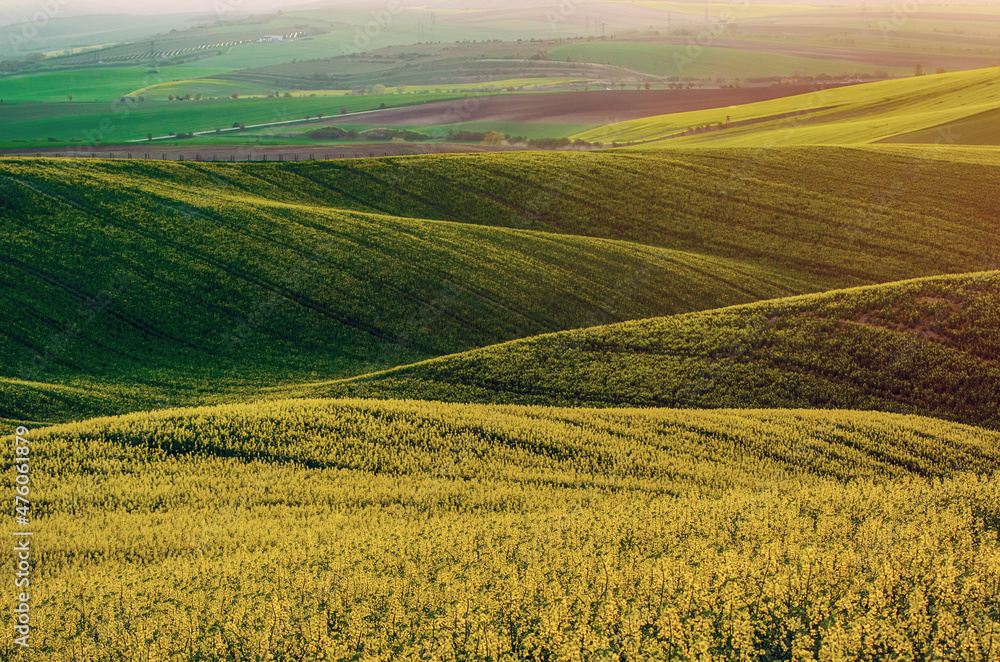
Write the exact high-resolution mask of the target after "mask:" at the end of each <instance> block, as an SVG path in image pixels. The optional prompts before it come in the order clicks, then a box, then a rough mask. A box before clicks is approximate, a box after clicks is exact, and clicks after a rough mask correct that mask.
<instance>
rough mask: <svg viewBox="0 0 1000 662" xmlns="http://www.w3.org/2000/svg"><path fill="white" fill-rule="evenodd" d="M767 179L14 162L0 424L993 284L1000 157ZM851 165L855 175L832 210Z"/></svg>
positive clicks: (623, 163)
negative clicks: (979, 278)
mask: <svg viewBox="0 0 1000 662" xmlns="http://www.w3.org/2000/svg"><path fill="white" fill-rule="evenodd" d="M759 158H760V157H759V155H758V154H756V153H753V152H743V151H739V150H735V151H709V150H692V151H690V152H688V153H680V152H674V151H671V152H669V153H665V154H661V153H659V152H638V153H636V152H633V153H587V152H583V153H579V152H577V153H508V154H494V155H461V156H460V155H454V156H449V155H439V156H419V157H408V158H400V159H374V160H368V159H359V160H351V161H346V162H328V163H324V162H314V163H309V162H301V163H288V162H286V163H280V164H275V163H270V164H261V163H256V164H232V165H231V164H197V165H195V164H180V163H163V162H144V163H129V162H120V161H100V160H88V161H74V160H54V161H48V160H35V159H19V160H14V159H6V160H4V161H3V162H0V168H2V170H0V172H2V182H3V186H4V198H5V208H4V209H5V211H4V212H3V223H4V231H5V232H6V233H7V235H6V236H7V237H8V244H9V245H10V246H11V247H12V248H15V249H16V250H17V252H18V254H19V255H23V256H32V257H31V259H27V257H25V258H24V259H19V260H18V261H16V262H12V263H11V266H12V271H10V273H9V275H8V276H6V277H7V278H8V283H9V285H10V288H9V289H8V290H7V291H6V292H7V293H6V295H5V296H7V297H8V303H7V304H6V305H7V307H8V308H9V309H11V310H25V311H34V312H32V313H30V314H26V315H25V316H23V317H19V318H18V319H17V320H16V321H12V322H11V324H10V325H8V327H7V330H6V331H5V334H6V335H5V338H6V341H5V345H4V346H5V348H6V349H4V352H5V356H7V357H8V360H7V361H6V363H5V365H6V366H7V368H6V372H5V373H4V374H3V375H2V376H3V377H6V378H7V381H5V382H4V384H3V389H4V392H5V394H6V396H7V403H8V404H7V405H5V406H6V407H7V408H6V409H5V410H4V411H0V416H2V417H4V418H17V417H19V416H20V417H25V418H26V419H27V420H32V421H39V420H40V421H52V422H56V421H61V420H68V419H74V418H81V417H86V416H90V415H94V414H96V413H98V412H100V411H114V412H116V413H118V412H121V413H124V412H127V411H130V410H135V409H145V408H150V407H153V406H162V405H163V404H164V403H174V404H195V403H198V402H205V401H209V402H220V401H231V400H233V399H241V398H246V397H250V396H251V394H253V393H258V392H260V390H261V389H264V388H271V387H276V386H293V385H294V384H296V383H303V382H317V381H324V380H329V379H337V378H347V377H351V376H354V375H358V374H363V373H367V372H371V371H373V370H378V369H382V368H388V367H392V366H394V365H402V364H406V363H410V362H413V361H417V360H421V359H427V358H432V357H435V356H440V355H443V354H449V353H453V352H460V351H464V350H468V349H472V348H475V347H484V346H487V345H491V344H495V343H499V342H504V341H509V340H514V339H517V338H524V337H527V336H533V335H537V334H540V333H546V332H551V331H558V330H561V329H572V328H578V327H582V326H594V325H597V324H604V323H609V322H615V321H624V320H630V319H641V318H648V317H656V316H663V315H671V314H676V313H683V312H689V311H698V310H707V309H712V308H718V307H722V306H727V305H732V304H739V303H748V302H751V301H758V300H763V299H774V298H778V297H782V296H788V295H794V294H800V293H807V292H821V291H824V290H828V289H831V288H836V287H847V286H856V285H862V284H868V283H880V282H889V281H895V280H899V279H903V278H912V277H920V276H931V275H934V274H938V273H964V272H970V271H980V270H984V269H989V268H995V265H996V256H998V255H1000V243H998V240H997V238H996V234H995V233H994V232H993V224H994V220H993V219H994V216H993V212H992V209H993V204H994V197H993V186H992V183H993V182H995V181H996V177H997V164H996V160H995V159H989V158H987V159H985V160H984V161H983V162H982V163H975V162H972V161H971V160H969V159H966V160H964V161H963V160H957V159H956V160H955V161H947V160H938V161H929V162H927V163H926V164H924V165H922V166H921V167H922V168H923V169H922V170H921V171H920V177H918V178H913V177H912V168H913V161H912V154H911V155H910V156H907V154H906V150H901V148H891V149H888V148H887V149H886V151H885V152H884V153H883V151H882V150H876V149H868V150H836V151H834V150H829V149H826V150H820V149H799V150H791V149H789V150H785V151H783V152H782V153H781V154H780V155H769V156H768V158H767V160H766V161H761V160H759ZM844 167H847V168H849V169H850V171H851V172H852V173H854V174H855V176H856V177H857V180H856V181H854V182H851V181H847V180H843V179H842V180H841V183H840V185H839V187H838V190H837V192H836V194H834V192H831V191H830V187H829V186H828V181H829V177H830V173H831V172H832V171H833V170H834V169H838V168H844ZM558 173H563V174H562V175H559V174H558ZM637 173H642V177H638V176H637ZM908 176H909V177H910V181H911V182H912V183H911V186H910V188H909V190H908V191H907V194H906V195H905V196H898V197H894V198H886V197H885V196H884V194H883V191H884V190H885V188H886V186H889V185H890V184H891V182H893V181H898V180H899V179H901V178H903V177H908ZM626 182H632V184H631V187H632V195H631V197H630V198H628V199H627V200H622V199H620V197H619V196H618V195H617V191H620V190H622V189H623V187H626V186H629V185H630V184H627V183H626ZM636 182H638V183H636ZM749 182H753V184H752V186H751V185H750V184H749ZM557 187H558V188H557ZM720 194H721V197H720ZM556 200H558V203H559V204H554V201H556ZM762 201H767V204H761V202H762ZM677 210H684V211H683V213H679V212H678V211H677ZM736 223H738V224H739V226H738V227H739V230H738V231H734V224H736ZM53 237H58V238H59V241H60V242H62V245H63V246H64V248H63V249H62V251H61V253H60V254H58V255H52V254H50V253H46V252H45V250H44V246H47V245H48V242H49V241H51V240H52V238H53ZM900 237H905V238H906V242H903V243H901V242H900ZM207 238H211V239H207ZM928 246H934V247H935V249H934V250H933V251H929V250H928ZM90 255H98V256H105V257H100V258H98V259H91V258H88V257H87V256H90ZM112 256H118V257H112ZM85 260H86V261H87V263H88V264H89V265H90V266H89V269H88V272H87V273H86V274H81V273H80V272H79V271H78V267H77V266H76V265H78V264H80V263H81V262H82V261H85ZM153 265H155V266H153ZM428 265H435V266H434V267H433V268H432V269H431V268H428ZM515 265H517V266H516V268H515ZM991 265H993V266H991ZM333 273H335V274H337V276H336V277H332V276H329V275H327V274H333ZM25 279H26V280H25ZM123 279H124V280H123ZM25 282H26V283H30V284H31V285H30V286H24V285H22V286H21V287H18V288H15V287H14V284H15V283H25ZM119 289H120V290H121V292H120V293H119V292H115V293H114V295H113V296H111V300H110V301H109V302H108V303H107V304H105V306H104V307H107V311H106V312H103V314H100V315H98V314H97V313H96V312H95V313H94V314H93V315H92V314H91V311H90V310H88V309H87V306H86V303H87V302H88V301H94V298H95V297H98V295H99V294H100V293H101V292H102V291H112V290H119ZM140 291H141V292H143V294H142V295H141V296H140V295H139V294H138V293H139V292H140ZM181 293H187V294H184V295H182V294H181ZM43 302H44V303H43ZM104 307H99V308H100V309H101V310H102V311H104ZM81 311H82V312H81ZM83 320H86V321H87V324H86V325H85V327H84V328H83V329H81V331H80V332H79V333H77V332H75V331H74V332H68V331H67V329H70V328H73V325H74V324H79V323H81V322H82V321H83ZM91 320H93V322H91ZM64 345H65V346H64ZM107 347H116V348H121V349H120V350H116V351H113V352H109V351H108V350H107ZM125 348H127V349H125ZM247 357H257V358H255V359H253V361H251V362H250V363H246V361H247ZM205 383H212V384H213V387H212V389H206V388H204V386H203V385H204V384H205ZM57 386H58V387H59V388H62V387H72V388H75V389H78V390H59V389H57V388H55V387H57ZM79 389H82V390H79ZM741 406H742V405H741ZM768 406H774V405H773V404H771V403H769V404H768Z"/></svg>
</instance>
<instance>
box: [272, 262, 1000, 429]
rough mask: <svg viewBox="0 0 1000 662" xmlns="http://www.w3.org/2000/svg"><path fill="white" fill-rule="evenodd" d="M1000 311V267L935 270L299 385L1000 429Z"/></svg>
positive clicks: (315, 392) (312, 392) (342, 391)
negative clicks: (950, 272) (836, 415)
mask: <svg viewBox="0 0 1000 662" xmlns="http://www.w3.org/2000/svg"><path fill="white" fill-rule="evenodd" d="M998 311H1000V272H990V273H983V274H972V275H965V276H950V277H940V278H928V279H921V280H914V281H907V282H902V283H892V284H888V285H880V286H875V287H864V288H858V289H851V290H842V291H836V292H828V293H824V294H819V295H808V296H802V297H794V298H790V299H783V300H778V301H766V302H761V303H757V304H750V305H745V306H737V307H733V308H728V309H724V310H715V311H707V312H701V313H691V314H686V315H678V316H674V317H668V318H659V319H650V320H640V321H634V322H626V323H622V324H613V325H606V326H600V327H595V328H592V329H584V330H578V331H569V332H564V333H557V334H551V335H545V336H539V337H537V338H529V339H525V340H520V341H515V342H511V343H507V344H504V345H498V346H495V347H488V348H485V349H481V350H476V351H472V352H468V353H465V354H459V355H455V356H449V357H443V358H440V359H434V360H430V361H427V362H424V363H420V364H416V365H413V366H406V367H402V368H397V369H394V370H389V371H386V372H383V373H379V374H374V375H370V376H366V377H359V378H355V379H351V380H347V381H342V382H333V383H328V384H317V385H314V386H312V387H308V388H301V389H297V390H295V391H294V393H295V394H298V395H302V396H306V397H315V396H324V397H340V396H346V395H350V396H353V397H380V398H402V397H405V398H419V399H429V400H445V401H453V402H459V401H462V402H491V403H517V404H546V405H559V406H564V405H574V406H590V407H605V406H625V407H682V408H730V407H781V408H822V409H858V410H879V411H888V412H900V413H910V414H921V415H926V416H936V417H940V418H944V419H949V420H954V421H961V422H963V423H969V424H973V425H982V426H987V427H993V428H996V427H998V426H1000V317H998ZM291 393H292V392H290V391H283V392H281V393H277V394H275V397H282V396H285V395H289V394H291Z"/></svg>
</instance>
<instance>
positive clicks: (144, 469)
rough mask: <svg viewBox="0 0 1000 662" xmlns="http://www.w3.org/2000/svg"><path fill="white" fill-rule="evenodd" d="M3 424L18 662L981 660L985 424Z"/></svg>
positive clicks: (990, 457) (416, 412)
mask: <svg viewBox="0 0 1000 662" xmlns="http://www.w3.org/2000/svg"><path fill="white" fill-rule="evenodd" d="M26 434H27V436H28V438H30V439H31V441H30V444H31V448H32V454H33V455H32V457H31V466H32V469H31V471H32V480H33V489H37V490H38V493H39V494H40V495H44V497H43V498H41V499H39V500H38V501H37V503H36V504H35V506H34V508H33V509H32V517H33V520H34V521H35V522H36V523H37V524H36V530H37V534H36V535H35V536H34V538H33V539H32V542H31V545H32V548H31V549H32V554H39V555H40V556H39V557H38V558H37V562H38V563H40V564H42V567H44V568H45V570H44V573H45V574H44V575H42V576H41V581H36V575H32V611H31V617H32V624H33V626H34V630H33V631H34V632H37V633H44V635H45V641H44V643H42V641H41V639H39V640H38V642H37V645H36V646H34V647H33V648H35V650H32V654H33V655H32V657H33V658H37V659H40V660H52V661H55V660H58V659H65V658H64V657H62V655H63V654H64V653H65V651H68V650H73V651H75V654H78V655H81V656H83V655H86V656H90V657H92V658H95V659H101V658H103V657H107V656H109V655H116V656H122V655H125V656H132V657H139V656H142V657H146V656H147V655H148V656H151V657H152V656H155V655H157V654H161V655H167V654H176V655H184V656H187V657H192V658H198V657H202V658H206V659H218V658H224V657H226V656H230V657H236V656H239V657H244V658H256V657H259V658H264V657H267V656H268V655H271V656H273V657H274V658H275V659H295V658H298V659H317V658H320V657H321V656H320V653H321V652H323V653H325V654H326V656H327V657H334V658H342V657H350V656H351V655H352V654H353V653H354V652H356V651H357V650H358V649H359V648H361V647H363V648H364V650H365V655H366V657H367V658H368V659H372V660H392V659H399V658H400V656H410V655H412V656H419V655H421V654H427V655H430V656H433V657H436V658H438V659H442V660H458V659H470V658H475V659H488V658H492V659H519V658H532V657H534V658H540V657H541V658H544V657H546V656H556V655H565V656H567V657H571V656H573V655H579V656H591V655H597V654H598V652H599V651H601V650H603V651H608V650H617V651H622V654H623V655H624V654H627V655H628V657H629V658H630V659H637V660H643V659H650V660H653V659H669V658H670V657H671V655H673V656H674V657H678V656H688V654H690V653H693V652H694V651H696V650H707V651H709V652H710V653H711V654H712V655H713V656H715V657H717V658H723V659H740V658H743V657H753V656H756V655H757V654H758V653H759V651H768V652H769V655H770V657H771V659H792V652H793V651H800V654H801V651H811V652H812V653H813V654H814V655H815V657H817V658H819V659H825V658H831V657H834V655H835V654H839V655H841V657H842V658H844V659H857V658H859V657H864V656H865V655H867V653H866V651H871V650H878V651H884V652H885V654H886V655H895V656H899V657H909V658H912V659H930V658H931V657H933V656H935V655H936V656H944V657H946V658H948V657H952V658H955V657H958V656H959V655H961V657H962V659H969V660H984V661H985V660H988V659H989V653H988V650H989V647H990V646H991V645H992V644H995V634H991V628H990V625H991V622H992V621H991V620H990V617H989V616H984V614H986V613H988V610H989V609H991V608H992V606H993V605H995V600H996V597H997V595H996V591H997V588H996V583H995V581H994V579H995V577H996V569H997V567H998V565H997V561H998V548H997V545H996V539H997V538H996V536H997V523H998V522H1000V510H998V504H1000V498H998V495H1000V481H998V480H997V478H995V477H993V478H989V477H987V476H988V475H989V474H990V473H994V472H995V471H996V469H997V468H998V467H1000V435H998V433H997V432H995V431H985V430H982V429H977V428H970V427H966V426H963V425H957V424H953V423H947V422H943V421H940V420H934V419H927V418H920V417H914V416H899V415H893V414H873V413H858V412H839V411H830V412H815V411H774V410H753V411H713V412H705V411H703V412H693V411H668V410H635V409H624V410H593V409H591V410H578V409H577V410H574V409H549V408H523V407H490V406H478V405H454V404H441V403H420V402H394V403H388V402H371V401H357V400H341V401H295V402H282V403H269V404H263V405H256V406H251V405H245V404H240V405H225V406H221V407H211V408H196V409H183V410H170V411H163V412H156V413H152V414H135V415H129V416H124V417H116V418H102V419H98V420H93V421H88V422H85V423H77V424H71V425H64V426H56V427H53V428H49V429H47V430H34V431H29V432H27V433H26ZM3 441H4V443H10V444H11V445H13V439H12V438H10V437H6V438H4V439H3ZM32 558H33V559H35V557H34V556H33V557H32ZM81 576H84V577H87V578H88V579H87V582H86V587H85V588H84V589H81V579H80V577H81ZM922 587H932V588H931V589H928V591H932V592H931V593H930V595H933V600H929V599H928V600H918V599H916V598H915V592H916V591H918V590H923V589H922ZM831 614H832V615H831ZM2 618H3V620H4V621H5V625H7V626H9V627H12V624H11V620H12V616H11V615H10V614H5V615H3V617H2ZM729 624H733V627H732V628H731V627H729ZM875 624H877V625H875ZM122 633H135V634H134V635H130V636H123V634H122ZM15 648H16V646H15V644H14V643H13V641H12V638H11V637H7V638H4V639H3V641H2V642H0V652H2V654H3V655H5V656H7V657H9V658H11V659H16V657H15V656H16V655H17V653H16V652H15V650H14V649H15Z"/></svg>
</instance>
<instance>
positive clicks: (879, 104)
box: [577, 67, 1000, 147]
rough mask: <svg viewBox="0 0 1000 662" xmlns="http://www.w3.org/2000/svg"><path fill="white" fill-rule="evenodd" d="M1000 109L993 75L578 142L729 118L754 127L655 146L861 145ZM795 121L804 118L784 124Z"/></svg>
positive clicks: (848, 94)
mask: <svg viewBox="0 0 1000 662" xmlns="http://www.w3.org/2000/svg"><path fill="white" fill-rule="evenodd" d="M998 103H1000V69H998V68H996V67H993V68H988V69H976V70H973V71H962V72H958V73H948V74H934V75H929V76H920V77H914V78H907V79H903V80H890V81H882V82H877V83H867V84H864V85H854V86H850V87H843V88H832V89H819V90H817V91H816V92H812V93H810V94H806V95H801V96H795V97H786V98H783V99H776V100H772V101H762V102H758V103H753V104H746V105H743V106H736V107H734V108H727V109H719V110H711V111H694V112H688V113H676V114H673V115H661V116H658V117H648V118H643V119H639V120H631V121H628V122H620V123H618V124H612V125H610V126H607V127H603V128H601V129H595V130H592V131H588V132H584V133H582V134H579V136H577V137H579V138H582V139H584V140H595V139H601V140H604V141H605V142H611V141H618V142H636V141H658V140H661V139H664V138H668V137H671V136H678V134H681V133H683V132H685V131H687V130H688V129H689V128H690V127H697V126H703V125H705V124H713V125H714V124H718V123H721V122H725V120H726V116H727V115H728V116H729V118H730V122H731V123H733V124H735V123H737V122H751V123H749V124H745V125H742V126H732V127H730V128H728V129H725V130H720V131H711V132H708V133H699V134H694V135H689V136H681V137H676V138H672V139H671V140H669V141H666V142H662V143H660V142H654V143H650V145H652V146H656V147H683V146H687V145H717V146H727V147H760V146H777V145H845V144H861V143H872V142H876V141H879V140H885V139H886V138H890V137H892V136H896V135H899V134H903V133H909V132H912V131H914V130H920V129H926V128H931V127H936V126H939V125H942V124H946V123H950V122H955V121H957V120H960V119H962V118H965V117H970V116H973V115H976V114H978V113H982V112H985V111H988V110H992V109H995V108H996V106H997V104H998ZM788 113H804V114H800V115H798V116H795V117H779V116H782V115H786V114H788ZM768 118H774V119H768ZM959 142H961V141H959Z"/></svg>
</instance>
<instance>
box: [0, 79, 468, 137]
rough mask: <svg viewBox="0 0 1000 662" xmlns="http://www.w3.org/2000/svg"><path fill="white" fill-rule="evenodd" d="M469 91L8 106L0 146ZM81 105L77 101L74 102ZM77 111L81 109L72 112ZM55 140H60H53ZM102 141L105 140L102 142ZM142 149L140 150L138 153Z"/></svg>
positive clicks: (278, 118)
mask: <svg viewBox="0 0 1000 662" xmlns="http://www.w3.org/2000/svg"><path fill="white" fill-rule="evenodd" d="M465 96H466V95H464V94H450V93H449V94H422V95H414V96H409V95H398V94H386V95H383V96H339V97H321V96H316V97H306V98H298V97H296V98H291V99H287V98H274V99H267V98H263V99H261V98H257V99H215V100H209V99H202V100H200V101H195V100H190V101H146V102H142V103H138V102H136V103H131V102H114V103H102V104H79V109H78V110H77V109H70V108H68V106H70V105H71V104H43V103H37V104H4V108H5V109H7V108H9V111H8V110H4V111H2V112H4V113H7V112H10V113H11V115H10V116H9V117H10V119H9V120H8V121H3V122H0V147H8V148H17V147H20V148H24V147H33V146H36V145H70V146H72V145H77V146H79V147H81V148H84V147H86V148H89V147H94V146H97V145H98V144H99V142H103V143H108V144H113V145H120V144H122V143H124V142H127V141H130V140H133V141H134V140H142V139H145V138H146V137H147V135H148V134H153V136H154V137H160V136H166V135H167V134H169V133H170V132H174V133H191V132H196V131H212V130H214V129H229V128H232V126H233V124H235V123H241V124H245V125H248V126H249V125H254V124H270V123H280V122H289V121H294V120H303V119H305V117H306V116H307V115H308V116H310V117H312V118H316V116H317V115H318V114H320V113H322V114H323V115H325V116H331V115H337V114H339V113H340V112H341V109H342V108H344V109H346V110H347V112H361V111H368V110H376V109H378V108H379V106H380V105H381V104H383V103H384V104H385V105H386V107H395V106H406V105H411V104H418V103H425V102H426V103H431V102H433V101H442V100H448V99H462V98H464V97H465ZM73 104H76V102H73ZM72 110H76V112H72ZM49 138H55V140H49ZM98 139H100V140H99V142H98ZM138 150H139V148H138V147H137V148H136V151H138Z"/></svg>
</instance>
